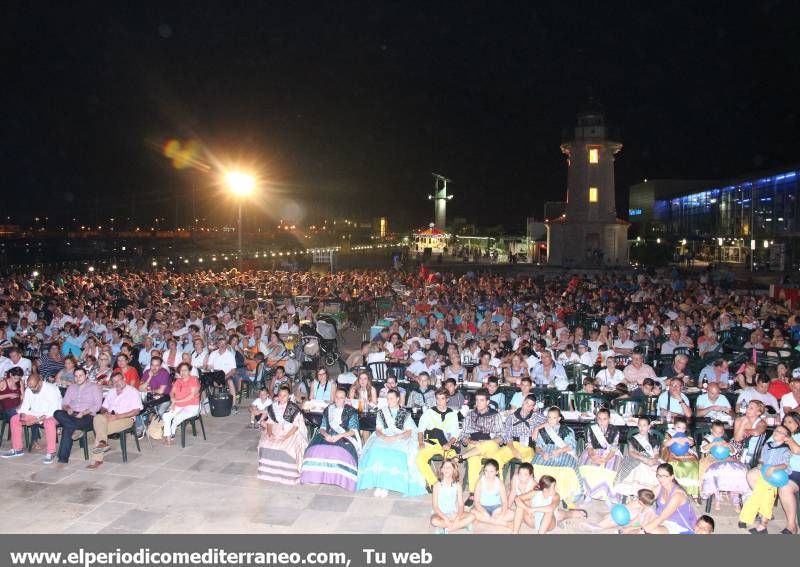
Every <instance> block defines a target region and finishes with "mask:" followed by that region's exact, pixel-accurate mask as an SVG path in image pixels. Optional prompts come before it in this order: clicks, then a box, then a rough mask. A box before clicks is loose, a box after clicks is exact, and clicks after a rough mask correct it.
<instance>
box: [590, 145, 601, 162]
mask: <svg viewBox="0 0 800 567" xmlns="http://www.w3.org/2000/svg"><path fill="white" fill-rule="evenodd" d="M599 161H600V150H598V149H597V148H589V163H599Z"/></svg>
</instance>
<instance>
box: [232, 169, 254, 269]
mask: <svg viewBox="0 0 800 567" xmlns="http://www.w3.org/2000/svg"><path fill="white" fill-rule="evenodd" d="M225 183H226V184H227V185H228V189H230V191H231V193H233V194H234V195H236V196H237V197H238V201H239V226H238V228H237V230H236V232H237V235H238V237H239V271H240V272H241V271H242V201H243V200H244V198H245V197H247V196H248V195H250V194H251V193H252V192H253V189H255V186H256V179H255V177H253V176H252V175H250V174H247V173H242V172H241V171H229V172H228V173H226V174H225Z"/></svg>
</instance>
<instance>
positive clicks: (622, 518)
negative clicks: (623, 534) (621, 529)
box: [611, 504, 631, 526]
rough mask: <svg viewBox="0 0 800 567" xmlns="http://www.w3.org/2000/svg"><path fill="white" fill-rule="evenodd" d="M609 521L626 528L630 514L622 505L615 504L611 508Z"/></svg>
mask: <svg viewBox="0 0 800 567" xmlns="http://www.w3.org/2000/svg"><path fill="white" fill-rule="evenodd" d="M611 519H612V520H614V523H616V524H617V525H618V526H627V525H628V523H629V522H630V521H631V513H630V511H628V509H627V508H626V507H625V506H623V505H622V504H616V505H614V507H613V508H611Z"/></svg>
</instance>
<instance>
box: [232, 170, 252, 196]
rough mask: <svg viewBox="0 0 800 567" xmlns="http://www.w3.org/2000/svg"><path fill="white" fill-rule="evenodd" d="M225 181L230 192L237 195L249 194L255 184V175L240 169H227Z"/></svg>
mask: <svg viewBox="0 0 800 567" xmlns="http://www.w3.org/2000/svg"><path fill="white" fill-rule="evenodd" d="M225 183H226V185H227V186H228V189H230V190H231V192H232V193H234V194H235V195H239V196H245V195H249V194H250V193H252V192H253V189H255V186H256V180H255V177H253V176H252V175H250V174H247V173H242V172H241V171H229V172H228V173H226V174H225Z"/></svg>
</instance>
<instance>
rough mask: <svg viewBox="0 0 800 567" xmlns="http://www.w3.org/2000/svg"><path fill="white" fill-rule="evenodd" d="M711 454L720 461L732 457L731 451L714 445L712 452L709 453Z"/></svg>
mask: <svg viewBox="0 0 800 567" xmlns="http://www.w3.org/2000/svg"><path fill="white" fill-rule="evenodd" d="M709 453H711V456H712V457H714V458H715V459H717V460H718V461H724V460H725V459H727V458H728V457H730V456H731V450H730V449H729V448H728V447H725V446H722V445H714V446H713V447H711V451H709Z"/></svg>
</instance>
